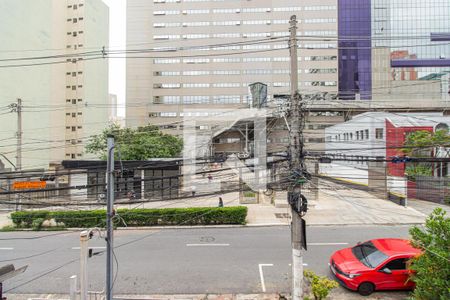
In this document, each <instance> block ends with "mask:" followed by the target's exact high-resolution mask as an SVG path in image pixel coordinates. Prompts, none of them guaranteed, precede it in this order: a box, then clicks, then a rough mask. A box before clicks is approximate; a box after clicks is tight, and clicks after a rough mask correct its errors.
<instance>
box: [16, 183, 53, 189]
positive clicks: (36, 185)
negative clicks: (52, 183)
mask: <svg viewBox="0 0 450 300" xmlns="http://www.w3.org/2000/svg"><path fill="white" fill-rule="evenodd" d="M46 186H47V182H45V181H16V182H14V183H13V189H15V190H32V189H45V187H46Z"/></svg>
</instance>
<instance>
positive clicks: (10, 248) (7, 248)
mask: <svg viewBox="0 0 450 300" xmlns="http://www.w3.org/2000/svg"><path fill="white" fill-rule="evenodd" d="M0 250H14V248H12V247H3V248H0Z"/></svg>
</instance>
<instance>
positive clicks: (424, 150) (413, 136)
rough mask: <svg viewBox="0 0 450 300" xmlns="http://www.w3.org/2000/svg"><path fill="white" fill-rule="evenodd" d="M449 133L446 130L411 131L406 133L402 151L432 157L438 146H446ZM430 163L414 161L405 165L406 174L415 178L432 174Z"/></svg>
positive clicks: (449, 139) (412, 154)
mask: <svg viewBox="0 0 450 300" xmlns="http://www.w3.org/2000/svg"><path fill="white" fill-rule="evenodd" d="M449 145H450V135H448V132H447V131H446V130H437V131H436V132H430V131H425V130H420V131H415V132H411V133H409V134H408V135H407V137H406V140H405V143H404V148H403V149H402V151H403V153H405V154H406V155H408V156H413V157H432V156H433V155H434V153H435V150H436V148H438V147H448V146H449ZM432 170H433V168H432V164H431V163H423V162H422V163H414V164H412V165H409V166H407V167H406V174H407V175H408V176H409V177H410V178H411V179H412V180H415V176H416V175H423V176H432V174H433V171H432Z"/></svg>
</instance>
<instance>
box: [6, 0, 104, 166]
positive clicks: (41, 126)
mask: <svg viewBox="0 0 450 300" xmlns="http://www.w3.org/2000/svg"><path fill="white" fill-rule="evenodd" d="M0 16H1V17H0V36H2V37H3V38H4V40H5V41H6V40H7V41H8V42H7V43H6V42H5V43H2V44H1V45H0V59H10V58H27V57H36V56H39V57H45V56H50V57H51V58H47V59H39V60H38V59H30V60H18V61H12V62H10V61H2V62H1V65H2V66H3V67H2V68H0V95H1V98H2V104H4V105H8V104H10V103H15V102H16V101H17V98H20V99H21V100H22V105H23V106H22V132H23V133H22V139H23V147H22V167H23V168H35V167H48V165H49V163H50V162H54V161H61V160H64V159H80V158H85V157H86V155H85V154H84V144H85V143H86V141H87V139H88V137H89V136H91V135H92V134H97V133H99V132H100V131H101V129H102V128H104V127H105V126H106V124H107V122H108V105H107V104H108V101H109V100H108V62H107V61H106V60H101V59H88V58H87V57H86V56H84V55H83V54H82V53H84V52H86V51H98V53H101V50H102V47H103V46H105V47H108V33H109V9H108V7H107V6H106V5H105V4H104V3H103V1H101V0H63V1H61V0H33V1H30V0H4V1H1V2H0ZM61 55H62V56H61ZM54 56H56V57H54ZM58 56H60V57H61V58H59V57H58ZM37 62H39V63H37ZM14 65H26V66H19V67H12V66H14ZM3 112H5V114H3V115H1V116H0V127H1V128H2V129H1V132H0V139H1V140H2V142H1V144H2V148H1V150H0V151H1V152H0V153H2V154H3V155H6V156H7V157H8V158H9V160H11V162H15V161H16V159H15V156H16V151H15V150H16V149H15V143H16V132H17V125H16V124H17V114H15V113H10V112H9V110H4V111H3Z"/></svg>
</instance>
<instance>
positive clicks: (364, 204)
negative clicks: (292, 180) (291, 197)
mask: <svg viewBox="0 0 450 300" xmlns="http://www.w3.org/2000/svg"><path fill="white" fill-rule="evenodd" d="M219 196H220V197H222V198H223V202H224V206H225V207H227V206H239V205H242V206H246V207H247V208H248V215H247V225H249V226H274V225H289V224H290V209H289V208H288V205H287V200H286V199H287V195H286V192H277V193H276V194H275V205H273V204H239V194H238V193H237V192H234V193H228V194H223V195H214V196H205V197H197V198H186V199H178V200H165V201H155V202H146V203H140V204H129V205H127V204H121V205H117V206H116V207H117V208H129V209H133V208H178V207H179V208H183V207H217V206H218V203H219ZM308 204H309V205H308V208H309V210H308V213H307V214H306V216H305V219H306V222H307V224H308V225H310V226H325V225H336V226H339V225H396V224H398V225H409V224H422V223H424V221H425V219H426V217H427V216H428V215H429V214H430V213H431V212H432V211H433V209H434V208H435V207H443V208H444V209H446V210H447V212H448V213H449V214H450V207H449V206H445V205H440V204H436V203H432V202H427V201H420V200H410V201H408V207H406V208H405V207H403V206H399V205H397V204H395V203H393V202H391V201H388V200H383V199H379V198H376V197H375V196H373V195H371V194H369V193H367V192H365V191H360V190H354V189H350V188H345V187H343V186H340V185H337V184H333V185H332V186H331V185H330V184H329V183H327V184H321V185H320V190H319V192H318V200H311V199H309V203H308ZM96 208H100V207H91V208H90V209H96ZM6 225H11V220H10V219H9V214H7V213H1V214H0V227H4V226H6Z"/></svg>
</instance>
